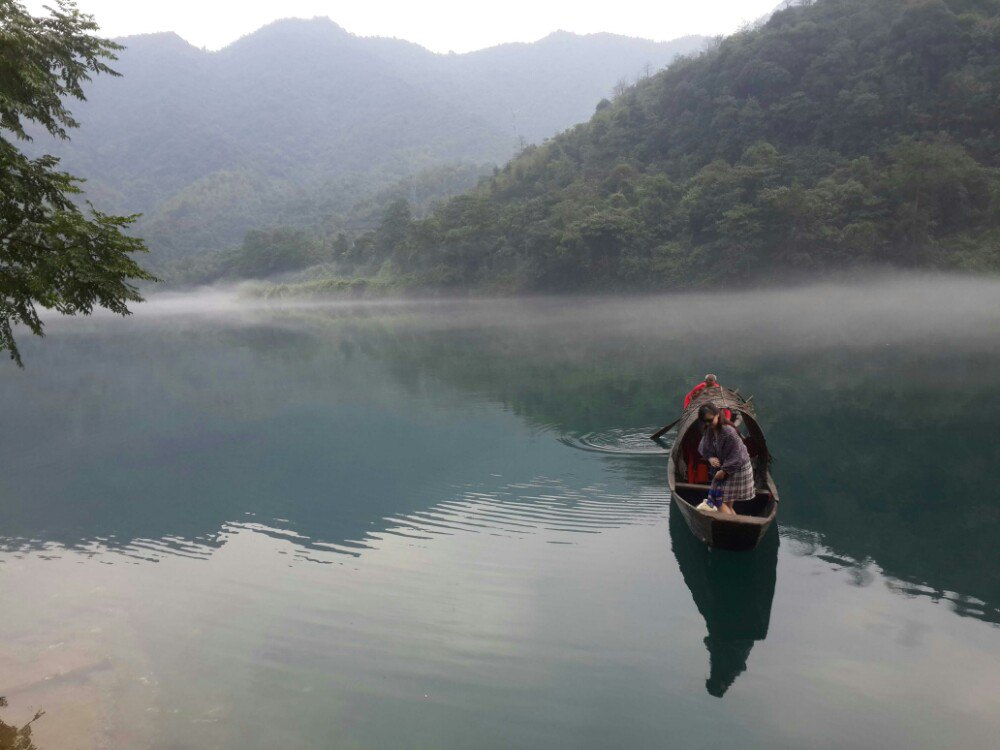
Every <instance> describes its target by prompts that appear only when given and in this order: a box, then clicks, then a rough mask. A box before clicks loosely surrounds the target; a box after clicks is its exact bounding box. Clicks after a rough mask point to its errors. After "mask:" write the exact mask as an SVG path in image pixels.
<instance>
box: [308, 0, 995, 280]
mask: <svg viewBox="0 0 1000 750" xmlns="http://www.w3.org/2000/svg"><path fill="white" fill-rule="evenodd" d="M405 209H406V207H405V206H396V207H393V208H391V210H389V211H387V214H386V221H385V223H384V224H383V227H382V228H381V229H380V230H378V231H376V232H373V233H371V234H368V235H363V236H361V237H360V238H358V240H357V242H355V243H354V244H353V246H352V247H350V248H349V249H347V250H346V251H345V253H344V254H343V257H342V258H341V259H340V261H341V263H340V265H341V273H347V274H352V273H353V274H355V275H358V276H363V275H365V274H369V273H374V272H375V271H376V270H380V271H381V277H385V276H387V275H388V274H389V272H391V273H392V274H393V275H395V276H396V277H398V278H405V279H408V280H409V281H410V282H411V283H423V284H430V285H436V286H442V285H459V284H461V285H478V286H490V287H494V288H502V289H517V290H526V289H584V288H590V289H593V288H599V289H625V288H630V289H643V288H644V289H649V288H654V289H655V288H665V287H670V286H678V285H682V284H687V283H691V282H692V281H702V282H704V281H708V280H729V281H732V280H746V279H754V278H757V279H760V278H773V277H775V276H778V275H782V274H789V273H810V272H816V271H819V270H823V269H832V268H834V269H840V268H844V267H846V266H851V265H857V264H889V265H895V266H916V265H920V266H931V267H950V268H985V269H994V270H1000V0H818V2H815V3H811V4H810V3H807V4H796V5H793V6H791V7H787V8H784V9H782V10H779V11H778V12H776V13H775V14H774V15H773V16H772V17H771V18H770V19H769V20H767V21H766V22H764V23H763V24H762V25H760V26H759V27H758V28H754V29H750V30H746V31H743V32H741V33H738V34H735V35H733V36H731V37H729V38H726V39H725V40H722V41H721V42H720V43H719V44H718V45H717V47H716V48H714V49H713V50H712V51H710V52H709V53H707V54H704V55H701V56H699V57H696V58H691V59H686V60H682V61H680V62H678V63H675V64H674V65H673V66H671V67H670V68H669V69H667V70H666V71H663V72H661V73H658V74H656V75H654V76H652V77H650V78H649V79H647V80H642V81H640V82H639V83H638V84H636V85H634V86H632V87H630V88H628V89H627V90H625V91H624V92H622V93H621V94H620V95H619V96H617V97H616V98H615V99H614V100H613V101H608V100H604V101H601V102H600V103H599V104H598V105H597V112H596V113H595V114H594V116H593V117H592V119H591V120H590V121H589V122H588V123H586V124H582V125H579V126H577V127H575V128H573V129H572V130H570V131H567V132H565V133H563V134H561V135H560V136H559V137H557V138H554V139H552V140H550V141H548V142H546V143H545V144H543V145H539V146H537V147H530V148H528V149H526V150H525V152H524V153H523V154H522V155H521V156H519V157H518V158H516V159H514V160H513V161H511V162H510V163H509V164H507V166H505V167H504V168H503V170H501V171H499V172H498V173H497V174H496V175H494V176H492V177H491V178H489V179H487V180H484V181H483V182H482V183H481V185H480V186H479V187H478V188H477V189H475V190H473V191H471V192H469V193H466V194H463V195H461V196H458V197H456V198H454V199H452V200H450V201H449V202H447V203H446V204H444V205H442V206H441V207H440V208H438V209H437V210H436V211H434V212H433V214H432V215H431V216H429V217H427V218H426V219H422V220H413V219H410V218H409V217H408V214H407V212H406V210H405ZM320 286H322V285H321V284H320Z"/></svg>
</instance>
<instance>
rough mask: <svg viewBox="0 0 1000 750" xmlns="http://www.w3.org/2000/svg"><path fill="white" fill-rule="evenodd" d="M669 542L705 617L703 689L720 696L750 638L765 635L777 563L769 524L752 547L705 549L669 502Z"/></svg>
mask: <svg viewBox="0 0 1000 750" xmlns="http://www.w3.org/2000/svg"><path fill="white" fill-rule="evenodd" d="M670 542H671V545H672V547H673V551H674V557H676V558H677V566H678V568H680V571H681V575H682V576H683V577H684V583H686V584H687V587H688V588H689V589H690V590H691V596H692V597H693V598H694V603H695V606H697V607H698V611H699V612H701V616H702V617H704V618H705V625H706V626H707V627H708V635H707V636H706V637H705V646H706V648H707V649H708V656H709V662H710V665H711V669H710V672H709V676H708V679H707V680H706V681H705V689H706V690H708V692H709V693H710V694H711V695H714V696H715V697H717V698H721V697H722V696H723V695H725V694H726V691H727V690H728V689H729V688H730V687H731V686H732V684H733V682H734V681H735V680H736V678H737V677H739V676H740V675H741V674H742V673H743V672H745V671H746V668H747V659H748V657H749V656H750V650H751V649H752V648H753V645H754V643H756V642H757V641H762V640H764V639H765V638H766V637H767V629H768V626H769V625H770V622H771V601H772V600H773V599H774V585H775V579H776V575H777V565H778V533H777V530H776V529H774V528H772V529H771V531H770V532H769V533H768V534H767V536H766V537H764V539H763V540H761V543H760V545H759V546H758V547H757V549H755V550H753V551H752V552H726V551H725V550H713V549H709V548H708V547H707V546H706V545H704V544H702V543H701V542H699V541H698V540H697V539H695V538H694V536H693V535H692V534H691V532H690V530H689V529H688V528H687V526H686V525H685V523H684V519H683V518H681V516H680V513H679V512H678V511H677V509H676V508H675V507H674V506H673V505H672V504H671V513H670Z"/></svg>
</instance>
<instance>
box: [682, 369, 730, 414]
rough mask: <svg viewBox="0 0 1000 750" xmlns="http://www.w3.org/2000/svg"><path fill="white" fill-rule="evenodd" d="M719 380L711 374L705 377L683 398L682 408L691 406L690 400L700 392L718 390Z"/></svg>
mask: <svg viewBox="0 0 1000 750" xmlns="http://www.w3.org/2000/svg"><path fill="white" fill-rule="evenodd" d="M719 387H721V386H720V385H719V379H718V378H717V377H715V375H712V374H711V373H710V374H708V375H706V376H705V380H704V381H702V382H701V383H698V385H696V386H695V387H694V388H692V389H691V390H690V391H689V392H688V395H686V396H685V397H684V408H685V409H687V408H688V407H689V406H690V405H691V399H693V398H694V397H695V396H697V395H698V394H699V393H700V392H701V391H703V390H704V389H706V388H719Z"/></svg>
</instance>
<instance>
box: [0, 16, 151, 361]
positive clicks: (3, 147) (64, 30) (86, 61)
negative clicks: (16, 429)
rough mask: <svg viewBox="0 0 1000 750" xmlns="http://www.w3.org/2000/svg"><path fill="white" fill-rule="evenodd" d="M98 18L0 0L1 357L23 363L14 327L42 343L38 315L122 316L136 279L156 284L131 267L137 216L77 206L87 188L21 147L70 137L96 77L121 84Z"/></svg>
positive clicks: (139, 247)
mask: <svg viewBox="0 0 1000 750" xmlns="http://www.w3.org/2000/svg"><path fill="white" fill-rule="evenodd" d="M96 30H97V24H96V23H95V22H94V19H93V18H92V17H91V16H89V15H86V14H83V13H80V11H79V10H77V8H76V5H75V3H74V2H72V0H56V7H55V8H53V9H50V15H49V16H45V17H36V16H32V15H30V14H29V13H28V12H27V11H26V10H25V8H24V7H23V6H22V5H21V4H19V3H17V2H15V1H14V0H0V350H3V349H5V350H7V351H8V352H9V353H10V356H11V358H12V359H14V361H15V362H17V363H18V364H21V357H20V354H19V352H18V348H17V345H16V343H15V341H14V326H15V325H18V324H23V325H25V326H27V327H28V329H29V330H30V331H31V332H32V333H34V334H35V335H39V336H40V335H42V327H43V326H42V321H41V318H40V317H39V313H38V307H42V308H47V309H52V310H56V311H58V312H60V313H62V314H64V315H75V314H78V313H82V314H89V313H90V312H92V311H93V309H94V307H95V306H99V307H105V308H107V309H109V310H112V311H113V312H116V313H118V314H121V315H126V314H128V312H129V310H128V307H127V304H128V303H129V302H139V301H141V300H142V298H141V297H140V295H139V292H138V289H137V288H136V287H135V286H134V285H133V284H132V283H131V281H132V280H140V279H147V280H149V279H152V277H151V276H150V275H149V274H148V273H146V272H145V271H144V270H143V269H142V268H141V267H140V266H139V265H138V264H137V263H136V262H135V261H134V260H133V259H132V257H131V256H132V254H133V253H136V252H140V251H145V245H144V244H143V242H142V240H140V239H137V238H134V237H129V236H128V235H126V234H125V229H126V228H127V227H128V226H129V224H131V223H132V222H133V221H134V220H135V218H136V217H134V216H109V215H107V214H103V213H101V212H100V211H98V210H96V209H95V208H94V207H93V206H92V205H90V203H87V209H88V210H87V211H86V213H85V212H84V211H83V210H81V207H80V206H78V205H77V204H76V203H75V202H74V200H73V198H74V197H75V196H78V195H79V194H80V193H81V190H80V187H79V184H80V182H81V180H79V179H78V178H75V177H73V176H72V175H69V174H67V173H65V172H62V171H60V170H59V169H58V159H56V158H54V157H52V156H42V157H39V158H36V159H32V158H29V157H27V156H26V155H25V154H23V153H22V152H21V150H20V149H19V148H17V146H16V145H15V143H16V142H17V141H25V140H30V139H31V136H30V135H29V132H28V128H29V127H30V126H31V124H32V123H34V124H35V125H37V126H41V127H42V128H44V129H45V130H46V131H48V133H50V134H51V135H53V136H55V137H58V138H66V137H67V134H66V131H67V130H68V129H70V128H73V127H75V126H76V125H77V123H76V121H74V119H73V117H72V115H71V114H70V112H69V110H68V109H66V101H67V100H68V99H78V100H82V99H83V98H84V94H83V84H84V83H86V82H87V81H89V80H90V77H91V75H93V74H98V73H107V74H110V75H116V74H115V72H114V71H113V70H112V69H111V68H109V67H108V66H107V64H106V63H105V62H104V61H105V60H107V61H113V60H114V59H115V54H114V52H115V50H116V49H119V46H118V45H116V44H114V43H113V42H110V41H108V40H105V39H101V38H99V37H97V36H94V35H93V33H92V32H94V31H96Z"/></svg>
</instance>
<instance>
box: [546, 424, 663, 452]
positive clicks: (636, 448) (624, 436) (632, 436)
mask: <svg viewBox="0 0 1000 750" xmlns="http://www.w3.org/2000/svg"><path fill="white" fill-rule="evenodd" d="M657 429H658V428H657V427H642V428H638V429H637V428H634V427H618V428H612V429H610V430H602V431H601V432H587V433H585V434H583V435H562V436H560V438H559V441H560V442H562V443H564V444H566V445H568V446H570V447H572V448H579V449H580V450H585V451H592V452H594V453H613V454H615V455H617V456H649V455H657V454H662V453H663V451H664V447H663V444H662V443H657V442H654V441H652V440H650V439H649V436H650V435H652V434H653V433H654V432H656V430H657ZM668 436H669V437H672V435H669V433H668ZM667 442H668V443H669V440H668V441H667Z"/></svg>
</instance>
